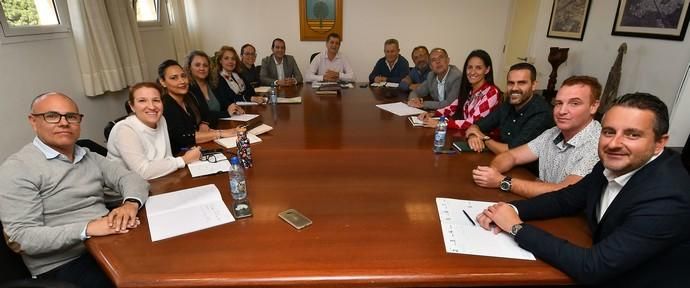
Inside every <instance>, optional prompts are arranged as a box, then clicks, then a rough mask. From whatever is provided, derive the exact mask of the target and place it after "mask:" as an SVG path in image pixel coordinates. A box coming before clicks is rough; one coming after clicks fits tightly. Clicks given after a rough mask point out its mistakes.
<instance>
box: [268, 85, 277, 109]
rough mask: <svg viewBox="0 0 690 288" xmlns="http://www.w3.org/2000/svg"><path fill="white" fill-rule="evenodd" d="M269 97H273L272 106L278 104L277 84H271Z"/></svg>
mask: <svg viewBox="0 0 690 288" xmlns="http://www.w3.org/2000/svg"><path fill="white" fill-rule="evenodd" d="M268 93H269V96H270V97H271V98H270V100H271V104H277V103H278V91H276V84H275V83H271V90H269V91H268Z"/></svg>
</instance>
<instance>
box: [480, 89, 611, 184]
mask: <svg viewBox="0 0 690 288" xmlns="http://www.w3.org/2000/svg"><path fill="white" fill-rule="evenodd" d="M600 95H601V84H599V81H597V79H596V78H594V77H589V76H571V77H569V78H568V79H565V81H563V85H561V88H560V89H558V95H556V98H555V100H554V107H553V118H554V120H555V121H556V127H553V128H550V129H548V130H546V131H544V133H541V135H539V137H537V138H535V139H534V140H532V141H530V142H529V143H527V144H524V145H520V146H518V147H517V148H514V149H510V150H508V151H506V152H503V153H501V154H498V155H497V156H496V158H494V160H493V161H491V164H490V165H489V166H477V168H476V169H474V170H472V178H473V179H474V183H477V185H479V186H481V187H485V188H500V189H501V191H504V192H513V193H515V194H518V195H520V196H523V197H527V198H531V197H534V196H537V195H539V194H542V193H546V192H551V191H555V190H558V189H561V188H565V187H566V186H568V185H572V184H575V183H577V182H578V181H580V179H582V177H585V175H587V174H589V172H592V167H594V165H595V164H597V162H599V157H598V156H597V142H598V141H597V140H598V139H599V134H600V133H601V125H600V124H599V122H598V121H597V120H594V114H595V113H596V112H597V109H598V108H599V96H600ZM537 159H538V160H539V179H534V178H532V179H524V178H523V179H518V178H512V177H510V176H506V175H503V174H502V173H505V172H508V171H509V170H510V169H513V167H515V166H516V165H522V164H526V163H529V162H532V161H535V160H537Z"/></svg>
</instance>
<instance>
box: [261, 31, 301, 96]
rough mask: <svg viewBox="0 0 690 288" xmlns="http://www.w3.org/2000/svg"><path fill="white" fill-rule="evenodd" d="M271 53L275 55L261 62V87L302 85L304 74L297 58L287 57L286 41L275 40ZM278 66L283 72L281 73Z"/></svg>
mask: <svg viewBox="0 0 690 288" xmlns="http://www.w3.org/2000/svg"><path fill="white" fill-rule="evenodd" d="M271 51H272V52H273V54H271V55H269V56H266V57H265V58H264V59H262V60H261V67H262V68H261V77H260V78H261V85H267V86H271V85H275V86H292V85H296V84H298V83H302V72H300V71H299V67H298V66H297V62H295V58H294V57H292V56H290V55H285V41H283V39H280V38H276V39H274V40H273V43H272V44H271ZM278 66H280V67H281V68H282V70H280V71H279V70H278ZM281 74H282V75H281ZM281 76H282V77H281Z"/></svg>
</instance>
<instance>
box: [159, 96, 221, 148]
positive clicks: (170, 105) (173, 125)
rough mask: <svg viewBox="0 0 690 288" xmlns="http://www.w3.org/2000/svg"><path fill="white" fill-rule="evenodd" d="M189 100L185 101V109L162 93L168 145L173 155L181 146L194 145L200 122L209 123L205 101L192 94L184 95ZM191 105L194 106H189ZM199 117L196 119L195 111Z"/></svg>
mask: <svg viewBox="0 0 690 288" xmlns="http://www.w3.org/2000/svg"><path fill="white" fill-rule="evenodd" d="M185 97H187V98H188V99H189V100H188V102H186V103H189V105H187V104H186V103H185V106H186V107H187V108H186V109H187V111H186V112H185V109H183V108H182V107H180V105H179V104H177V102H176V101H175V99H173V98H172V97H170V95H168V94H165V95H163V98H162V100H163V116H164V117H165V121H166V122H167V123H168V136H169V137H170V147H171V148H172V153H173V155H177V153H179V152H180V151H181V149H182V148H186V147H192V146H195V145H196V137H195V134H196V131H197V130H199V125H200V124H201V123H202V122H206V123H209V115H208V105H207V104H206V102H205V101H203V102H201V103H199V102H197V101H196V98H194V96H192V95H189V94H188V95H187V96H185ZM191 105H193V106H194V107H191ZM196 112H199V117H198V118H199V119H198V121H197V113H196Z"/></svg>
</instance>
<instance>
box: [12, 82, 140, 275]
mask: <svg viewBox="0 0 690 288" xmlns="http://www.w3.org/2000/svg"><path fill="white" fill-rule="evenodd" d="M82 117H83V115H82V114H79V109H78V108H77V105H76V103H75V102H74V101H73V100H72V99H70V98H69V97H67V96H65V95H63V94H60V93H52V92H51V93H46V94H43V95H40V96H38V97H36V98H35V99H34V101H33V102H32V104H31V114H30V115H29V123H30V124H31V126H32V128H33V130H34V132H35V133H36V137H35V138H34V140H33V143H29V144H27V145H26V146H24V147H23V148H22V149H21V150H20V151H19V152H17V153H15V154H13V155H11V156H10V157H8V158H7V160H6V161H5V162H4V163H3V164H2V165H1V166H0V220H2V224H3V226H4V231H3V232H4V234H5V235H4V236H5V239H6V241H7V243H8V245H9V247H10V248H12V250H14V251H16V252H18V253H20V254H21V255H22V258H23V260H24V263H25V264H26V266H27V268H29V271H30V272H31V274H32V275H34V276H36V277H37V278H41V279H56V280H61V281H65V282H71V283H74V284H76V285H78V286H80V287H107V286H112V284H111V282H110V281H109V280H108V278H107V276H106V275H105V273H103V271H102V270H100V268H99V267H98V265H97V263H96V262H95V261H94V259H93V258H92V257H91V255H90V254H89V253H88V252H87V251H86V249H85V247H84V244H83V242H84V240H86V239H88V238H89V237H92V236H105V235H111V234H121V233H127V232H128V231H129V230H130V229H133V228H135V227H137V225H139V220H138V219H137V217H136V215H137V213H138V211H139V208H141V205H143V203H145V202H146V199H147V198H148V189H149V184H148V183H147V182H146V181H145V180H144V179H142V178H141V177H139V176H138V175H137V174H136V173H132V172H130V171H128V170H126V169H125V168H124V167H122V166H121V165H119V164H116V163H112V162H110V161H108V160H106V159H105V158H104V157H102V156H100V155H98V154H96V153H92V152H89V150H87V149H85V148H82V147H79V146H77V145H76V144H75V143H76V141H77V139H78V138H79V133H80V129H81V126H80V125H81V120H82ZM104 186H108V187H109V188H111V189H112V190H114V191H115V192H119V193H120V194H121V195H122V196H123V199H125V200H124V201H123V202H122V204H121V206H119V207H118V208H115V209H113V210H112V211H110V212H109V211H108V209H106V207H105V204H104V194H103V190H104Z"/></svg>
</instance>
